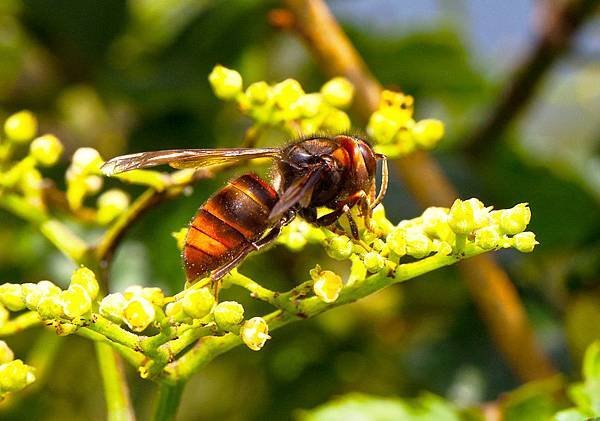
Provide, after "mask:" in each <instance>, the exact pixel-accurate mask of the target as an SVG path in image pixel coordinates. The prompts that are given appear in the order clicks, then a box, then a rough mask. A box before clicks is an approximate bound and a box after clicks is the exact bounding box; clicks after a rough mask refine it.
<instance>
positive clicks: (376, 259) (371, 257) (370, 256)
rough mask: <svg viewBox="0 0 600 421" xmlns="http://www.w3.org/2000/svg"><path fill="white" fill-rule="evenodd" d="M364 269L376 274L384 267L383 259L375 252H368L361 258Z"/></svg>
mask: <svg viewBox="0 0 600 421" xmlns="http://www.w3.org/2000/svg"><path fill="white" fill-rule="evenodd" d="M363 260H364V262H365V267H366V268H367V270H368V271H369V272H371V273H376V272H379V271H380V270H382V269H383V268H384V267H385V259H384V258H383V256H382V255H381V254H379V253H377V252H374V251H370V252H368V253H366V254H365V255H364V257H363Z"/></svg>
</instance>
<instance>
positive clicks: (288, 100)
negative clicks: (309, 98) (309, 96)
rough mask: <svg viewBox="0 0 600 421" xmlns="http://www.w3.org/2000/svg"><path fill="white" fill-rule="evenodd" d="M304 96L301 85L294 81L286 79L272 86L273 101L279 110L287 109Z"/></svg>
mask: <svg viewBox="0 0 600 421" xmlns="http://www.w3.org/2000/svg"><path fill="white" fill-rule="evenodd" d="M302 95H304V90H303V89H302V85H300V83H299V82H298V81H297V80H295V79H286V80H284V81H282V82H279V83H277V84H276V85H275V86H273V99H274V100H275V103H276V104H277V105H278V106H279V107H280V108H288V107H289V106H290V105H291V104H293V103H294V102H296V101H298V100H299V99H300V97H301V96H302Z"/></svg>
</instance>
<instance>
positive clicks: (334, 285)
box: [310, 266, 344, 303]
mask: <svg viewBox="0 0 600 421" xmlns="http://www.w3.org/2000/svg"><path fill="white" fill-rule="evenodd" d="M310 276H311V278H312V279H313V281H314V283H313V291H314V293H315V295H316V296H317V297H319V298H320V299H321V300H323V301H324V302H326V303H333V302H335V301H336V300H337V299H338V297H339V296H340V292H341V291H342V288H343V287H344V282H343V281H342V278H341V277H340V276H339V275H337V274H336V273H334V272H332V271H330V270H321V268H320V267H319V266H317V267H316V268H314V269H312V270H311V271H310Z"/></svg>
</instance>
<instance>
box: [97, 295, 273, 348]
mask: <svg viewBox="0 0 600 421" xmlns="http://www.w3.org/2000/svg"><path fill="white" fill-rule="evenodd" d="M99 313H100V315H101V316H103V317H106V318H107V319H109V320H110V321H112V322H113V323H116V324H117V325H121V324H123V323H124V324H125V325H126V326H127V327H128V328H129V329H130V330H131V331H133V332H143V331H145V330H146V329H147V328H148V327H150V326H152V325H154V326H156V327H157V328H159V329H162V328H168V327H177V326H180V327H181V326H184V327H185V326H187V327H192V326H205V327H213V328H214V329H216V330H217V331H220V332H232V333H235V334H239V335H240V338H241V339H242V340H243V342H244V343H246V344H247V345H248V347H249V348H250V349H253V350H258V349H260V348H262V346H263V345H264V343H265V341H266V340H267V339H268V338H269V337H268V325H267V324H266V322H265V321H264V320H263V319H262V318H260V317H255V318H252V319H250V320H246V321H244V307H243V306H242V305H241V304H240V303H238V302H236V301H222V302H220V303H217V302H216V300H215V296H214V294H213V293H212V292H211V291H210V290H209V289H208V288H207V287H202V288H194V287H192V288H189V289H187V290H185V291H183V292H181V293H179V294H177V295H176V296H174V297H165V295H164V294H163V292H162V291H161V290H160V288H143V287H140V286H131V287H128V288H127V289H126V290H125V292H123V293H114V294H109V295H107V296H106V297H104V298H103V299H102V301H101V302H100V306H99ZM265 335H266V336H265Z"/></svg>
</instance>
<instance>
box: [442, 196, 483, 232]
mask: <svg viewBox="0 0 600 421" xmlns="http://www.w3.org/2000/svg"><path fill="white" fill-rule="evenodd" d="M489 220H490V215H489V209H488V208H485V207H484V205H483V203H481V201H479V200H478V199H469V200H464V201H463V200H460V199H456V200H455V201H454V203H453V204H452V207H451V208H450V213H449V215H448V225H449V226H450V228H451V229H452V231H454V232H455V233H456V234H463V235H465V234H469V233H471V232H472V231H473V230H476V229H479V228H482V227H484V226H486V225H487V224H488V223H489Z"/></svg>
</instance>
